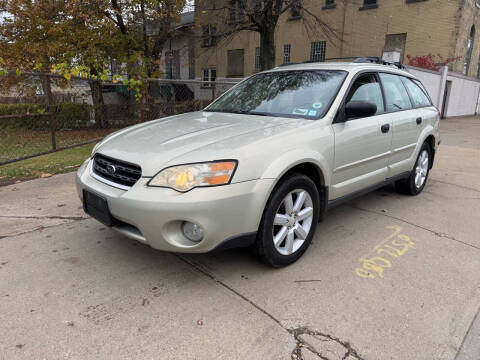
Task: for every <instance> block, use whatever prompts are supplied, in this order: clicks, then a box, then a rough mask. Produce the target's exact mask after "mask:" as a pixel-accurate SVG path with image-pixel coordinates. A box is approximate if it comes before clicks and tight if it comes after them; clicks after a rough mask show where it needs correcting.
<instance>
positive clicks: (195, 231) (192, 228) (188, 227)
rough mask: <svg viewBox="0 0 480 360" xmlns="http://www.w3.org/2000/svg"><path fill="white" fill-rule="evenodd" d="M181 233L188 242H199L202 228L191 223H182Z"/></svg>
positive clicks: (201, 237)
mask: <svg viewBox="0 0 480 360" xmlns="http://www.w3.org/2000/svg"><path fill="white" fill-rule="evenodd" d="M182 231H183V235H185V236H186V237H187V239H188V240H190V241H194V242H199V241H201V240H202V239H203V229H202V227H201V226H200V225H198V224H195V223H193V222H190V221H184V222H183V224H182Z"/></svg>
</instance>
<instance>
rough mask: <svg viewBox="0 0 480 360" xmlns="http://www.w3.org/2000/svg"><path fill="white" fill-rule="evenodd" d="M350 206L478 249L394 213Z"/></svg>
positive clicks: (473, 246)
mask: <svg viewBox="0 0 480 360" xmlns="http://www.w3.org/2000/svg"><path fill="white" fill-rule="evenodd" d="M348 206H350V207H351V208H352V209H357V210H360V211H365V212H369V213H372V214H376V215H382V216H385V217H388V218H391V219H395V220H398V221H401V222H404V223H405V224H408V225H411V226H414V227H417V228H419V229H422V230H425V231H428V232H430V233H432V234H434V235H436V236H439V237H442V238H446V239H449V240H452V241H456V242H458V243H460V244H463V245H466V246H469V247H472V248H474V249H477V250H480V247H478V246H476V245H473V244H469V243H467V242H465V241H462V240H458V239H456V238H455V237H453V236H451V235H448V234H445V233H441V232H438V231H435V230H432V229H430V228H428V227H425V226H423V225H418V224H415V223H413V222H411V221H408V220H405V219H402V218H399V217H397V216H394V215H390V214H387V213H384V212H380V211H375V210H370V209H365V208H361V207H359V206H356V205H348Z"/></svg>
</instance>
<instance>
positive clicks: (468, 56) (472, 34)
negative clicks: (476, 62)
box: [463, 25, 475, 75]
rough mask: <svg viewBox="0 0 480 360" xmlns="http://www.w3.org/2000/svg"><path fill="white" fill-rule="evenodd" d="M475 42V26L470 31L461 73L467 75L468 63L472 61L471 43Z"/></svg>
mask: <svg viewBox="0 0 480 360" xmlns="http://www.w3.org/2000/svg"><path fill="white" fill-rule="evenodd" d="M474 40H475V25H472V28H471V29H470V36H469V38H468V41H467V52H466V53H465V63H464V64H463V73H464V74H465V75H468V70H469V69H470V61H471V59H472V50H473V42H474Z"/></svg>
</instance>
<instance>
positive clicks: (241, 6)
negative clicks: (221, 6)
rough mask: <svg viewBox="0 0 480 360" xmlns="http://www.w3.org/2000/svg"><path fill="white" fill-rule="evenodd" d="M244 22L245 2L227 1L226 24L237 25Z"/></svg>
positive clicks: (241, 0)
mask: <svg viewBox="0 0 480 360" xmlns="http://www.w3.org/2000/svg"><path fill="white" fill-rule="evenodd" d="M243 21H245V1H244V0H229V1H228V23H229V24H238V23H241V22H243Z"/></svg>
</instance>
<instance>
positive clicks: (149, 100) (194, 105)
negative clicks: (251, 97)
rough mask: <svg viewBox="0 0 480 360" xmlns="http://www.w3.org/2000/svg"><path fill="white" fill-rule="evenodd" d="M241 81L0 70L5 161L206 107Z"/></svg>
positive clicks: (0, 146) (0, 156)
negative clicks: (131, 79) (117, 79)
mask: <svg viewBox="0 0 480 360" xmlns="http://www.w3.org/2000/svg"><path fill="white" fill-rule="evenodd" d="M235 84H236V82H234V81H229V82H221V81H216V82H204V81H199V80H167V79H149V80H148V81H146V82H144V83H143V84H142V86H141V87H138V88H136V89H131V88H129V87H128V86H127V85H123V84H121V83H113V82H100V81H98V80H93V79H83V78H76V77H71V78H70V79H69V80H67V79H66V78H65V77H64V76H60V75H54V74H39V73H16V72H8V74H7V75H3V76H0V139H1V142H0V165H4V164H8V163H12V162H15V161H19V160H23V159H27V158H31V157H34V156H38V155H43V154H47V153H50V152H54V151H59V150H63V149H67V148H71V147H75V146H80V145H84V144H88V143H93V142H97V141H99V140H100V139H102V138H103V137H104V136H106V135H108V134H109V133H111V132H113V131H116V130H118V129H121V128H123V127H126V126H130V125H133V124H136V123H140V122H145V121H149V120H153V119H157V118H162V117H165V116H170V115H176V114H182V113H185V112H191V111H198V110H201V109H203V108H204V107H206V106H207V105H208V104H209V103H210V102H212V100H214V99H215V98H216V97H218V96H219V95H221V94H223V93H224V92H225V91H226V90H228V89H229V88H231V87H232V86H233V85H235ZM137 92H139V93H140V94H137ZM139 95H141V96H139Z"/></svg>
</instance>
